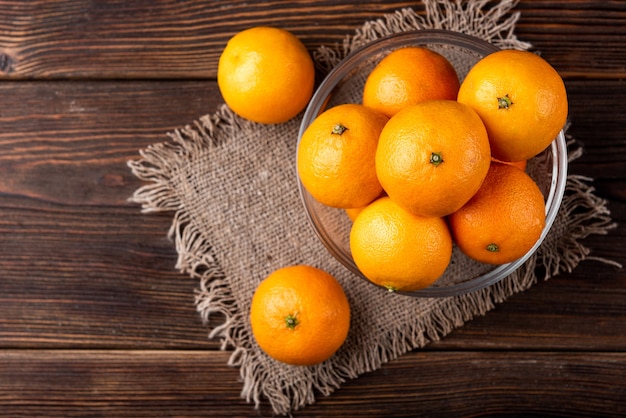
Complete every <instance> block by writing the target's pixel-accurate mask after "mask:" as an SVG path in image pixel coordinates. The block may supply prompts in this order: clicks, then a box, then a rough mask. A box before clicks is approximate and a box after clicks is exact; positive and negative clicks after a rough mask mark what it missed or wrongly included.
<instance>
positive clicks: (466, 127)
mask: <svg viewBox="0 0 626 418" xmlns="http://www.w3.org/2000/svg"><path fill="white" fill-rule="evenodd" d="M490 161H491V153H490V149H489V139H488V137H487V131H486V130H485V127H484V125H483V123H482V121H481V119H480V118H479V117H478V115H477V114H476V112H474V111H473V110H472V109H471V108H469V107H468V106H465V105H463V104H460V103H458V102H456V101H453V100H429V101H425V102H422V103H418V104H416V105H413V106H409V107H407V108H405V109H403V110H401V111H400V112H398V113H397V114H396V115H394V116H393V117H392V118H391V119H390V120H389V122H388V123H387V124H386V125H385V127H384V128H383V130H382V132H381V134H380V139H379V142H378V149H377V151H376V173H377V175H378V179H379V181H380V183H381V184H382V186H383V188H384V190H385V192H386V193H387V194H388V195H389V197H391V199H392V200H394V201H395V202H396V203H398V204H399V205H400V206H402V207H403V208H404V209H406V210H408V211H409V212H411V213H414V214H416V215H422V216H445V215H448V214H450V213H452V212H454V211H455V210H457V209H459V208H460V207H461V206H463V205H464V204H465V203H466V202H467V201H468V200H469V199H470V198H471V197H472V195H473V194H474V193H476V191H477V190H478V188H479V187H480V185H481V183H482V181H483V179H484V178H485V175H486V174H487V170H489V163H490Z"/></svg>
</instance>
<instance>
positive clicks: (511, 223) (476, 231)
mask: <svg viewBox="0 0 626 418" xmlns="http://www.w3.org/2000/svg"><path fill="white" fill-rule="evenodd" d="M545 220H546V215H545V203H544V199H543V195H542V194H541V191H540V190H539V187H538V186H537V184H536V183H535V182H534V181H533V179H532V178H531V177H530V176H529V175H528V174H526V173H525V172H524V171H522V170H520V169H518V168H517V167H514V166H511V165H509V164H503V163H497V162H493V163H492V164H491V167H490V169H489V172H488V173H487V177H486V178H485V181H484V183H483V185H482V186H481V188H480V189H479V190H478V192H477V193H476V195H474V197H472V199H470V201H469V202H467V204H466V205H465V206H463V207H462V208H461V209H459V210H458V211H456V212H454V213H453V214H451V215H450V216H449V217H448V222H449V225H450V229H451V231H452V236H453V237H454V240H455V242H456V244H457V245H458V247H459V248H460V249H461V251H462V252H463V253H465V254H466V255H467V256H469V257H470V258H472V259H474V260H477V261H480V262H483V263H489V264H505V263H509V262H511V261H514V260H517V259H518V258H520V257H522V256H523V255H524V254H526V253H527V252H528V251H529V250H530V249H531V248H532V247H533V246H534V245H535V243H536V242H537V240H538V239H539V237H540V236H541V232H542V230H543V228H544V226H545Z"/></svg>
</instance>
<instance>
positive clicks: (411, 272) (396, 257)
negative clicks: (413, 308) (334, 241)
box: [350, 197, 452, 291]
mask: <svg viewBox="0 0 626 418" xmlns="http://www.w3.org/2000/svg"><path fill="white" fill-rule="evenodd" d="M350 250H351V252H352V258H353V260H354V263H355V264H356V266H357V267H358V268H359V270H360V271H361V273H363V275H364V276H365V277H367V278H368V279H369V280H370V281H372V282H373V283H376V284H378V285H380V286H383V287H386V288H387V289H389V290H390V291H396V290H397V291H414V290H418V289H422V288H425V287H428V286H430V285H431V284H433V283H434V282H435V281H436V280H437V279H438V278H439V277H440V276H441V275H442V274H443V272H444V271H445V270H446V268H447V267H448V264H450V258H451V257H452V238H451V236H450V231H449V230H448V227H447V225H446V223H445V221H444V220H443V219H442V218H426V217H422V216H417V215H413V214H411V213H409V212H407V211H405V210H404V209H402V208H401V207H400V206H398V205H397V204H396V203H395V202H394V201H393V200H391V199H390V198H389V197H382V198H380V199H378V200H376V201H375V202H373V203H371V204H370V205H369V206H367V207H366V208H365V209H363V211H362V212H361V213H360V214H359V216H358V217H357V218H356V220H355V221H354V223H353V224H352V229H351V230H350Z"/></svg>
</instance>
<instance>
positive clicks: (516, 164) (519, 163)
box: [491, 158, 528, 171]
mask: <svg viewBox="0 0 626 418" xmlns="http://www.w3.org/2000/svg"><path fill="white" fill-rule="evenodd" d="M491 161H495V162H497V163H504V164H509V165H512V166H514V167H517V168H519V169H520V170H522V171H526V166H527V165H528V161H526V160H522V161H500V160H498V159H496V158H491Z"/></svg>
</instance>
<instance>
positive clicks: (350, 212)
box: [345, 192, 387, 222]
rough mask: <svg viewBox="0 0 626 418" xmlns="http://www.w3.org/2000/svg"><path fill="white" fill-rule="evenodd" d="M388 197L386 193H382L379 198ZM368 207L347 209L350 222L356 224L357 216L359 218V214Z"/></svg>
mask: <svg viewBox="0 0 626 418" xmlns="http://www.w3.org/2000/svg"><path fill="white" fill-rule="evenodd" d="M384 196H387V195H386V194H385V193H384V192H383V193H381V194H380V195H379V196H378V197H379V198H380V197H384ZM366 207H367V205H365V206H361V207H358V208H346V209H345V211H346V215H348V218H350V220H351V221H352V222H354V220H355V219H356V217H357V216H359V213H361V212H362V211H363V209H365V208H366Z"/></svg>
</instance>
